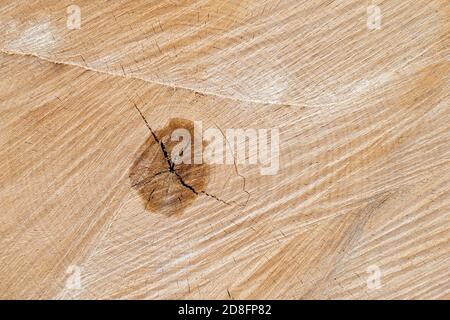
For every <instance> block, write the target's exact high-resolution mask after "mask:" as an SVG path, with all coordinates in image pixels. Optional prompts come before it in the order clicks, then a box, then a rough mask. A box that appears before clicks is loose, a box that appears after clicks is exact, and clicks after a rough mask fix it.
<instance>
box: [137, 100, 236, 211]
mask: <svg viewBox="0 0 450 320" xmlns="http://www.w3.org/2000/svg"><path fill="white" fill-rule="evenodd" d="M133 105H134V108H135V109H136V110H137V111H138V112H139V115H140V116H141V118H142V120H143V121H144V123H145V125H146V127H147V128H148V129H149V130H150V133H151V134H152V136H153V139H155V141H156V143H157V144H159V146H160V149H161V152H162V153H163V155H164V158H165V159H166V161H167V165H168V167H169V169H168V172H169V173H173V174H175V176H176V177H177V180H178V181H179V182H180V184H181V185H182V186H183V187H185V188H186V189H189V190H190V191H191V192H193V193H194V194H195V195H199V194H204V195H206V196H208V197H210V198H213V199H215V200H217V201H219V202H221V203H223V204H226V205H228V206H230V205H231V204H230V203H228V202H226V201H225V200H222V199H220V198H218V197H217V196H215V195H212V194H210V193H208V192H206V191H204V190H201V191H197V190H196V189H195V188H194V187H193V186H191V185H190V184H189V183H187V182H186V181H184V179H183V177H182V176H181V175H180V174H179V173H178V172H177V170H176V168H175V164H174V163H173V161H172V160H171V159H170V157H169V154H168V152H167V149H166V146H165V144H164V142H162V141H161V140H160V139H159V138H158V136H157V135H156V134H155V132H154V131H153V129H152V127H151V126H150V124H149V123H148V121H147V119H146V118H145V116H144V114H143V113H142V111H141V109H140V108H139V107H138V106H137V105H136V103H135V102H133Z"/></svg>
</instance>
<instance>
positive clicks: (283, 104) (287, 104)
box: [0, 48, 323, 108]
mask: <svg viewBox="0 0 450 320" xmlns="http://www.w3.org/2000/svg"><path fill="white" fill-rule="evenodd" d="M0 53H3V54H6V55H10V56H12V55H15V56H25V57H34V58H37V59H39V60H43V61H46V62H49V63H53V64H57V65H65V66H71V67H77V68H81V69H84V70H88V71H92V72H97V73H101V74H106V75H109V76H111V77H119V78H125V79H134V80H139V81H143V82H145V83H147V84H157V85H161V86H165V87H170V88H173V89H183V90H187V91H191V92H194V93H198V94H201V95H209V96H212V97H218V98H222V99H227V100H231V101H235V102H242V103H255V104H265V105H273V106H281V107H301V108H304V107H308V108H322V107H323V106H321V105H308V104H299V103H293V102H289V101H286V102H283V101H280V102H277V101H265V100H258V99H246V98H239V97H233V96H229V95H224V94H219V93H216V92H212V91H208V90H203V91H201V90H198V89H195V88H190V87H187V86H182V85H179V84H176V83H170V82H163V81H157V80H154V79H148V78H145V77H139V76H137V75H131V74H129V73H128V74H127V73H124V70H123V69H121V71H120V72H114V71H111V70H110V71H106V70H102V69H96V68H94V67H90V66H88V64H87V63H86V62H85V65H81V64H78V63H75V62H71V61H63V60H56V59H51V58H50V57H45V56H41V55H39V54H37V53H34V52H25V51H21V52H17V51H11V50H7V49H5V48H0ZM77 56H80V57H81V59H82V60H83V61H85V59H84V57H83V55H81V54H78V55H77Z"/></svg>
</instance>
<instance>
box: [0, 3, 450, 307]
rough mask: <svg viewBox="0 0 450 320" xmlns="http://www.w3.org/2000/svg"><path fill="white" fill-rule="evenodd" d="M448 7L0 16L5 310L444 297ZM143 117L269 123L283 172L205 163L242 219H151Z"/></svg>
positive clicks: (224, 208)
mask: <svg viewBox="0 0 450 320" xmlns="http://www.w3.org/2000/svg"><path fill="white" fill-rule="evenodd" d="M71 4H76V5H78V6H79V7H80V8H81V28H80V29H79V30H69V29H68V28H67V25H66V22H67V16H68V13H67V11H66V10H67V7H68V6H69V5H71ZM370 4H376V5H378V6H379V8H380V9H381V15H382V22H381V28H380V29H379V30H369V29H368V26H367V15H368V14H367V7H368V6H369V5H370ZM449 10H450V7H449V2H448V1H440V0H432V1H414V0H385V1H381V0H380V1H356V0H343V1H326V0H314V1H311V0H310V1H306V0H302V1H295V0H292V1H284V0H280V1H278V0H273V1H247V0H246V1H211V0H200V1H169V0H164V1H143V0H135V1H119V0H118V1H90V0H73V1H66V0H64V1H61V0H32V1H16V0H3V1H1V3H0V25H1V30H2V32H1V33H0V50H1V54H0V65H1V67H0V68H1V76H0V297H1V298H6V299H18V298H34V299H101V298H113V299H127V298H138V299H164V298H166V299H167V298H170V299H186V298H190V299H206V298H209V299H219V298H220V299H240V298H256V299H264V298H274V299H311V298H312V299H353V298H354V299H381V298H385V299H392V298H395V299H405V298H412V299H448V298H449V297H450V296H449V289H450V283H449V276H450V242H449V240H450V239H449V236H450V232H449V226H450V225H449V212H450V192H449V189H450V127H449V123H450V109H449V96H448V95H449V71H450V63H449V38H450V32H449V31H450V19H449V18H450V11H449ZM134 105H137V106H138V107H139V109H140V110H141V111H142V114H143V115H144V117H145V118H146V119H147V121H148V123H149V125H150V126H151V127H152V128H154V129H155V130H159V129H162V128H163V127H165V126H166V125H167V124H168V123H169V121H170V119H173V118H183V119H188V120H192V121H194V120H195V121H202V122H203V126H204V127H217V128H220V129H222V130H225V129H227V128H243V129H246V128H279V131H280V170H279V172H278V174H276V175H272V176H263V175H261V174H260V172H259V168H258V167H257V166H245V165H238V166H236V167H234V166H227V165H223V166H220V165H217V166H213V167H212V168H211V172H210V177H209V182H208V185H207V191H208V192H209V193H210V194H213V195H215V196H216V197H217V198H218V199H221V200H223V201H226V202H227V203H231V205H230V204H228V205H227V204H224V203H223V202H222V201H219V200H218V199H215V198H213V197H209V196H206V195H204V194H200V195H199V196H198V197H196V199H195V200H194V201H193V202H192V203H191V204H189V206H188V207H187V208H186V209H185V210H184V212H182V213H180V214H175V215H170V216H168V215H166V214H164V213H163V212H153V213H151V212H148V211H146V210H144V208H143V205H142V201H141V199H140V197H139V195H138V193H137V192H136V190H134V189H133V188H132V187H131V185H130V179H129V170H130V168H131V166H132V165H133V162H134V161H135V159H136V155H137V153H138V151H139V150H140V148H141V146H142V145H143V144H144V143H145V141H147V139H148V138H149V137H150V133H149V130H148V128H147V127H146V125H145V123H144V122H143V120H142V117H141V116H140V114H139V113H138V112H137V109H136V108H135V107H134ZM162 211H163V210H162ZM70 266H76V267H79V268H81V269H80V270H81V274H80V276H81V288H79V289H77V288H72V287H70V286H67V281H68V279H69V278H70V276H71V275H72V274H70V273H67V271H68V268H70ZM373 267H376V268H379V270H380V272H381V279H380V280H381V283H380V287H379V288H371V287H370V286H369V287H368V285H367V281H368V279H370V278H369V277H370V276H371V273H370V272H368V270H371V269H370V268H373ZM368 268H369V269H368ZM69 270H70V269H69Z"/></svg>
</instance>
